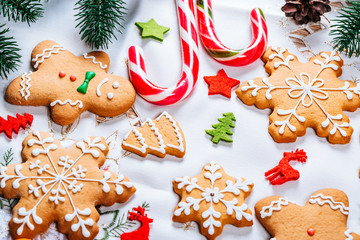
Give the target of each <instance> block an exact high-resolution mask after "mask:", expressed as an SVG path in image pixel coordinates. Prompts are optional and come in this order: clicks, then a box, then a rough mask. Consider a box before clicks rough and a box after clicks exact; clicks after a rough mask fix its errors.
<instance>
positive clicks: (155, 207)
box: [0, 0, 360, 240]
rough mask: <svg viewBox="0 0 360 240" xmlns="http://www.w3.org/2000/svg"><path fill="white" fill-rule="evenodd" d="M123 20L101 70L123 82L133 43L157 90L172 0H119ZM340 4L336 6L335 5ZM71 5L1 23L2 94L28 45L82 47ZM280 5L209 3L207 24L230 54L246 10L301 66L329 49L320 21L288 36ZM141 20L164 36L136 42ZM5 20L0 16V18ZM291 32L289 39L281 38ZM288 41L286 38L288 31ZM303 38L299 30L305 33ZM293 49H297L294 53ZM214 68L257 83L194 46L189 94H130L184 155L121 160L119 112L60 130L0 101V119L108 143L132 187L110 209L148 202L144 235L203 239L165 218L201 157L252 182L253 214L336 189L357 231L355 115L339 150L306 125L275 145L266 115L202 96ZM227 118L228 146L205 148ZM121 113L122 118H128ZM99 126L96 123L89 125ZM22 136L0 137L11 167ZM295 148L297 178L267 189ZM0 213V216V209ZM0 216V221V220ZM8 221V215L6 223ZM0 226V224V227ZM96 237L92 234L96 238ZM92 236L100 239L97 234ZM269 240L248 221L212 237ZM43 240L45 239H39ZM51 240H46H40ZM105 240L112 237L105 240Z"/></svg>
mask: <svg viewBox="0 0 360 240" xmlns="http://www.w3.org/2000/svg"><path fill="white" fill-rule="evenodd" d="M127 2H128V5H127V7H128V16H127V19H126V22H125V23H124V24H125V29H124V30H123V35H121V36H120V37H119V40H118V41H114V42H113V43H112V44H110V48H109V49H108V50H107V51H106V52H107V53H108V54H109V56H110V59H111V65H110V69H109V72H113V73H114V74H116V75H121V76H125V77H127V67H126V63H125V61H126V58H127V51H128V48H129V47H130V46H131V45H140V46H142V47H143V48H144V52H145V55H146V59H147V60H148V61H147V64H148V65H147V67H148V72H149V74H150V76H151V79H152V80H153V81H154V82H156V83H157V84H159V85H161V86H165V87H166V86H170V85H172V84H175V83H176V82H177V81H178V79H179V76H180V71H181V55H180V48H179V47H180V46H179V36H178V26H177V15H176V8H175V2H174V1H173V0H166V1H164V0H142V1H141V0H127ZM343 2H344V1H343ZM74 4H75V1H74V0H71V1H70V0H68V1H49V2H47V3H45V7H46V11H45V14H44V17H43V18H41V19H40V20H39V21H38V22H37V23H36V24H31V27H28V26H27V24H26V23H13V22H11V23H7V26H8V27H10V28H11V34H12V35H13V36H15V38H16V40H17V41H18V43H19V46H20V48H21V55H22V61H23V64H22V65H21V66H20V67H19V69H18V71H17V72H14V73H12V74H10V75H9V80H7V81H6V80H1V81H0V91H1V93H2V94H4V93H5V89H6V87H7V85H8V84H9V82H10V81H11V80H12V79H14V78H16V77H17V76H19V75H21V74H22V73H23V72H27V71H30V70H32V67H31V65H30V54H31V51H32V49H33V47H34V46H35V45H36V44H37V43H38V42H40V41H42V40H46V39H50V40H54V41H56V42H58V43H61V44H62V45H63V46H64V47H65V48H67V49H69V50H70V51H72V52H73V53H74V54H77V55H81V54H83V53H84V52H89V51H91V50H90V49H89V48H88V47H87V45H86V44H84V42H82V41H81V40H80V36H79V34H78V29H75V25H76V22H75V21H74V19H75V17H74V16H73V15H74V14H75V11H74V10H73V8H74ZM282 5H283V1H282V0H271V1H268V0H253V1H244V0H243V1H240V0H221V1H220V0H213V7H214V17H215V25H216V29H217V32H218V35H219V37H220V39H221V40H222V41H223V43H224V44H225V45H228V46H229V47H231V48H241V47H245V46H246V45H247V44H248V43H249V42H250V39H251V36H250V24H249V21H250V20H249V13H250V10H251V9H252V8H254V7H261V8H262V10H263V11H264V14H265V16H266V19H267V24H268V29H269V46H270V45H272V46H283V47H286V48H288V49H289V50H290V51H291V52H293V53H295V54H298V55H299V58H300V59H301V60H304V61H305V60H306V59H307V58H308V57H309V56H311V53H310V52H311V51H313V52H314V53H318V52H320V51H323V50H331V49H332V48H331V45H330V44H329V41H330V37H329V36H328V32H329V29H328V27H329V22H328V20H326V19H325V18H323V20H322V24H321V25H319V26H320V27H321V28H322V30H320V31H317V32H315V33H313V34H310V35H309V36H298V33H297V32H296V30H297V29H300V28H304V26H297V25H295V24H294V23H293V22H291V21H290V20H288V19H287V18H285V17H284V14H283V13H282V12H281V10H280V8H281V6H282ZM333 10H334V11H333V12H331V13H328V14H326V17H327V19H331V18H333V17H334V16H335V15H336V13H335V11H336V10H338V8H336V7H334V8H333ZM150 18H155V20H156V21H157V22H158V23H159V24H161V25H164V26H167V27H170V32H168V33H167V34H166V35H165V39H164V42H163V43H160V42H157V41H155V40H152V39H141V37H140V35H139V30H138V29H137V27H136V26H135V25H134V22H135V21H140V22H146V21H148V20H149V19H150ZM0 19H1V22H6V19H5V18H0ZM291 34H292V35H291ZM294 34H295V35H297V36H295V35H294ZM305 35H306V34H305ZM289 36H293V37H296V38H299V39H300V40H301V41H302V43H303V44H304V46H302V48H299V46H296V45H295V44H294V42H293V41H292V40H291V39H290V38H289ZM300 50H301V51H300ZM344 60H345V66H344V68H343V70H344V74H343V76H342V77H341V79H344V80H345V79H346V80H354V79H356V77H357V76H360V63H359V62H357V61H358V59H356V58H352V59H348V58H344ZM221 68H224V69H225V71H226V72H227V73H228V75H229V76H230V77H232V78H236V79H238V80H240V81H241V82H243V81H246V80H250V79H254V78H255V77H261V76H263V77H265V76H266V73H265V71H264V67H263V62H261V61H260V60H258V61H256V62H255V63H253V64H251V65H250V66H245V67H226V66H224V65H221V64H219V63H217V62H216V61H214V60H213V59H212V58H211V57H209V56H208V55H207V53H206V52H205V50H204V49H203V47H202V46H200V73H199V80H198V83H197V84H196V87H195V89H194V91H193V93H192V95H191V96H190V97H189V98H188V99H186V100H185V101H183V102H181V103H178V104H175V105H173V106H155V105H152V104H149V103H147V102H146V101H144V100H143V99H142V98H140V97H137V99H136V101H135V105H134V106H135V109H136V111H137V113H138V114H139V118H140V119H142V120H144V119H146V118H148V117H149V118H154V117H156V116H157V115H158V114H160V113H161V112H162V111H164V110H166V111H168V112H169V113H170V114H171V115H172V116H174V118H175V119H176V120H177V121H178V122H179V123H180V125H181V127H182V129H183V131H184V134H185V137H186V142H187V153H186V156H185V157H184V158H183V159H177V158H174V157H170V156H166V157H165V158H164V159H160V158H157V157H154V156H151V155H148V157H146V158H142V157H139V156H137V155H135V154H130V155H126V156H123V154H124V151H123V150H122V149H121V146H120V141H121V139H122V137H123V136H124V135H125V134H126V132H127V131H129V129H130V124H133V123H135V122H136V121H137V120H138V119H137V118H135V119H134V118H131V117H126V116H125V115H123V116H120V117H118V118H114V119H105V120H104V119H101V118H96V116H95V115H93V114H90V113H84V114H82V115H81V118H80V120H79V121H78V122H76V123H75V124H73V125H72V126H70V127H69V128H66V127H60V126H59V125H56V124H54V123H52V122H51V121H50V120H49V117H48V108H46V107H22V106H14V105H10V104H8V103H7V102H5V101H0V115H1V116H2V117H6V115H13V116H14V115H15V114H16V113H23V112H27V113H31V114H33V115H34V117H35V119H34V123H33V126H32V129H37V130H40V131H53V132H54V133H55V136H56V137H59V138H61V139H81V138H82V137H85V136H88V135H99V136H103V137H105V138H107V139H108V142H109V143H110V144H111V150H110V154H109V156H108V158H109V161H108V163H109V164H110V165H112V167H113V168H116V162H117V164H118V165H119V166H120V171H121V173H123V174H124V175H125V176H127V177H128V178H129V179H130V180H131V181H132V182H133V183H134V184H135V186H136V188H137V192H136V194H135V196H134V197H133V198H131V200H130V201H128V202H127V203H125V204H121V205H119V204H118V205H116V206H114V207H112V209H117V208H120V209H122V211H123V212H126V211H128V210H130V209H131V208H132V207H136V206H137V205H139V204H142V203H143V202H145V201H146V202H148V203H149V204H150V211H149V213H148V214H149V216H150V217H152V218H153V219H154V223H152V225H151V233H150V239H154V240H159V239H173V240H181V239H194V240H195V239H196V240H197V239H205V238H204V237H203V236H202V235H201V234H200V233H199V231H198V227H197V225H196V224H193V225H191V226H190V227H187V228H186V230H184V225H182V224H174V223H173V222H172V220H171V218H172V214H173V209H174V207H175V206H176V204H177V203H178V200H179V197H178V196H177V195H176V194H175V193H174V192H173V190H172V180H173V179H174V178H175V177H178V176H184V175H188V176H195V175H197V174H199V172H200V171H201V168H202V166H203V165H205V164H206V163H208V162H210V161H211V160H215V161H217V162H218V163H219V164H221V165H222V166H223V167H224V168H225V170H226V171H227V172H228V173H229V174H230V175H232V176H239V177H245V178H247V179H251V180H253V181H254V183H255V187H254V189H253V192H252V193H251V195H250V197H249V198H247V199H246V203H247V204H248V205H249V207H250V208H251V209H253V207H254V205H255V203H256V202H257V201H258V200H260V199H261V198H264V197H267V196H270V195H274V194H277V195H284V196H287V197H288V198H290V199H292V200H294V201H296V202H298V203H299V204H304V203H305V201H306V199H307V198H308V197H309V196H310V194H312V193H313V192H314V191H317V190H319V189H322V188H338V189H341V190H343V191H345V192H346V193H347V194H348V196H349V199H350V215H349V221H348V227H349V228H351V229H352V230H353V231H354V232H356V231H358V232H360V218H359V216H360V193H359V192H360V191H359V189H360V182H359V178H358V175H359V174H358V171H359V166H360V161H359V159H360V157H359V153H360V144H359V134H360V114H359V111H357V112H355V113H346V114H347V115H348V116H349V117H350V120H351V125H352V126H353V128H354V133H353V136H352V140H351V143H349V144H346V145H331V144H329V143H328V142H327V140H326V139H324V138H319V137H317V136H316V134H315V133H314V131H313V130H312V129H308V131H307V133H306V136H304V137H301V138H298V140H297V141H296V142H295V143H289V144H278V143H275V142H274V141H273V139H272V138H271V136H270V135H269V134H268V131H267V128H268V122H269V120H268V115H269V113H270V110H269V109H267V110H259V109H257V108H256V107H254V106H251V107H249V106H246V105H244V104H243V103H242V102H241V101H240V100H239V99H237V97H236V95H235V94H234V92H233V94H232V98H231V100H228V99H226V98H224V97H222V96H208V95H207V92H208V86H207V84H206V83H205V82H204V80H203V76H211V75H215V74H216V73H217V71H218V70H220V69H221ZM225 112H233V113H234V114H235V116H236V118H237V121H236V127H235V129H234V134H233V139H234V142H233V143H232V144H228V143H219V144H218V145H214V144H213V143H212V142H211V141H210V136H208V135H206V134H205V132H204V129H210V128H211V124H213V123H216V122H217V120H216V119H217V118H218V117H221V115H222V113H225ZM128 115H129V116H130V115H131V114H128ZM99 122H100V123H99ZM26 135H27V133H26V132H25V131H20V133H19V134H18V135H15V137H14V139H13V140H8V139H7V138H6V137H5V136H3V135H2V136H0V153H3V152H4V151H6V150H7V149H9V148H13V150H14V152H15V161H16V162H20V161H21V158H20V151H21V142H22V140H23V139H24V138H25V136H26ZM296 148H300V149H304V150H305V151H306V152H307V155H308V161H307V163H306V164H303V165H302V164H300V163H297V164H295V166H294V167H295V168H296V169H298V170H299V171H300V173H301V178H300V179H299V180H298V181H296V182H288V183H286V184H284V185H282V186H272V185H270V184H269V182H268V181H267V180H265V179H264V172H265V171H267V170H269V169H271V168H272V167H274V166H275V165H277V163H278V161H279V160H280V159H281V158H282V154H283V152H284V151H291V150H295V149H296ZM0 213H1V214H5V215H6V211H4V210H2V212H0ZM4 219H5V220H6V217H5V218H1V220H0V223H1V221H3V220H4ZM7 220H8V219H7ZM108 222H109V219H108V218H106V217H102V218H101V219H100V222H99V225H102V226H106V224H107V223H108ZM0 225H1V226H2V227H3V228H5V230H0V231H3V232H2V234H3V236H4V237H3V238H5V235H6V234H7V233H6V224H4V223H1V224H0ZM100 234H101V232H100ZM99 237H101V235H99ZM239 238H240V239H251V240H260V239H269V235H268V233H267V232H266V230H265V229H264V228H263V227H262V226H261V225H260V223H259V222H258V221H257V220H256V219H255V220H254V225H253V226H252V227H246V228H235V227H233V226H231V225H226V226H225V228H224V231H223V233H222V235H220V236H219V237H218V238H217V239H219V240H232V239H239ZM43 239H45V237H43ZM48 239H52V238H48ZM114 239H115V238H114Z"/></svg>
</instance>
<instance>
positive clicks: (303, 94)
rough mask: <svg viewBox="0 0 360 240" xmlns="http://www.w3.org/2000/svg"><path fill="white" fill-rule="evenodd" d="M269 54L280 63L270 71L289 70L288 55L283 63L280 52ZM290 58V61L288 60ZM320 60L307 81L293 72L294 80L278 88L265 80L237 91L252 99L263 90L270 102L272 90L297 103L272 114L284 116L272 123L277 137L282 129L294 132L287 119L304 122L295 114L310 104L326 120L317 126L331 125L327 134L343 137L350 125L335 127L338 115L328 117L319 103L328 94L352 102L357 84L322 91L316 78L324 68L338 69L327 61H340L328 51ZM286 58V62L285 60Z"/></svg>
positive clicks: (321, 83) (304, 75)
mask: <svg viewBox="0 0 360 240" xmlns="http://www.w3.org/2000/svg"><path fill="white" fill-rule="evenodd" d="M272 50H273V51H275V52H276V53H274V54H271V55H270V56H269V59H270V60H273V59H275V57H277V58H279V59H280V62H275V63H274V67H275V68H277V67H279V66H280V65H284V66H286V67H288V68H289V69H290V70H292V68H291V66H290V65H289V61H290V60H293V59H294V57H292V55H288V56H287V58H286V59H284V53H285V49H284V48H280V49H278V48H274V47H273V48H272ZM290 56H291V57H290ZM320 56H321V57H322V58H324V59H325V61H323V62H322V61H320V60H319V59H315V60H314V63H315V64H318V65H320V66H321V68H320V70H319V71H318V73H317V74H316V75H315V76H314V77H313V78H312V79H311V77H310V74H308V73H306V72H302V73H300V74H299V75H297V74H296V73H295V72H294V75H295V77H289V78H287V79H285V84H284V85H282V86H274V85H272V84H271V83H269V81H268V79H267V78H263V79H262V82H263V83H264V85H262V84H261V85H257V84H256V83H254V81H253V80H250V81H248V86H243V87H241V90H242V91H248V90H252V93H251V95H252V96H253V97H255V96H257V93H258V91H259V90H266V92H265V98H266V99H267V100H270V99H272V96H271V92H272V91H273V90H276V89H288V91H287V93H288V96H289V97H290V98H292V99H299V101H298V102H297V104H296V105H295V106H294V108H292V109H287V110H284V109H281V108H279V109H275V111H276V113H277V114H278V115H280V116H287V118H286V119H284V120H278V121H275V122H274V125H275V126H279V127H280V128H279V133H280V134H281V135H283V134H284V133H285V128H286V127H288V129H289V130H290V131H291V132H296V127H295V126H294V125H292V124H291V123H290V119H291V118H292V117H295V118H296V119H297V121H299V122H300V123H304V122H305V121H306V119H305V117H303V116H300V115H298V114H297V113H296V111H297V108H298V107H299V106H300V105H301V106H304V107H306V108H308V107H310V106H312V105H313V104H314V103H315V104H316V105H317V106H318V107H319V108H320V110H321V111H322V112H323V114H324V115H325V117H326V119H325V120H324V121H323V122H322V123H321V126H322V127H323V128H326V127H328V126H329V124H330V123H331V124H332V129H331V130H330V132H329V133H330V135H334V134H335V133H336V132H337V131H339V133H340V134H341V135H342V136H344V137H346V136H347V133H346V131H345V130H343V129H342V128H348V127H350V124H349V123H348V122H342V123H338V122H337V121H342V120H344V118H343V116H342V114H338V115H336V116H332V115H331V114H329V113H328V112H327V111H326V110H325V109H324V107H323V106H322V105H321V102H319V101H318V100H317V99H319V100H326V99H328V98H329V94H328V92H335V91H340V92H343V93H344V94H345V95H346V97H347V99H348V100H351V99H353V94H357V95H358V96H360V84H357V85H356V86H355V87H350V83H349V82H348V81H344V86H343V87H339V88H325V87H323V86H324V84H325V81H324V80H323V79H321V78H319V76H320V74H321V73H322V71H323V70H325V69H327V68H331V69H333V70H337V69H338V66H337V65H335V64H333V63H330V62H331V61H337V62H338V61H340V57H338V56H337V55H336V52H335V51H332V52H331V53H330V55H328V54H327V53H321V55H320ZM289 57H290V58H289Z"/></svg>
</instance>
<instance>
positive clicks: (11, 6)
mask: <svg viewBox="0 0 360 240" xmlns="http://www.w3.org/2000/svg"><path fill="white" fill-rule="evenodd" d="M40 1H41V0H0V7H1V9H0V11H1V13H2V15H3V16H4V17H7V18H8V20H9V21H10V19H12V20H14V21H15V22H17V21H21V22H27V23H28V24H29V25H30V23H33V22H36V21H37V20H38V19H39V18H40V17H42V16H43V14H44V8H43V6H42V4H41V3H40Z"/></svg>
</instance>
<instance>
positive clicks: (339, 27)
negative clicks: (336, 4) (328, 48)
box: [330, 1, 360, 57]
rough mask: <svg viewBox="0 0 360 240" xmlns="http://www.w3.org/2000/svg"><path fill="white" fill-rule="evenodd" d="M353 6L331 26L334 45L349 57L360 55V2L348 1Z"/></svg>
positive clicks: (344, 11)
mask: <svg viewBox="0 0 360 240" xmlns="http://www.w3.org/2000/svg"><path fill="white" fill-rule="evenodd" d="M348 2H349V3H350V4H351V6H348V7H345V8H343V9H342V10H341V11H340V13H339V17H338V19H335V20H334V22H336V24H333V25H332V26H331V31H330V35H332V36H334V39H333V41H332V43H333V44H334V45H335V46H334V47H335V48H336V49H338V50H339V51H340V52H342V51H344V52H345V54H346V55H347V56H348V57H351V56H353V55H354V56H356V57H358V56H359V55H360V1H348Z"/></svg>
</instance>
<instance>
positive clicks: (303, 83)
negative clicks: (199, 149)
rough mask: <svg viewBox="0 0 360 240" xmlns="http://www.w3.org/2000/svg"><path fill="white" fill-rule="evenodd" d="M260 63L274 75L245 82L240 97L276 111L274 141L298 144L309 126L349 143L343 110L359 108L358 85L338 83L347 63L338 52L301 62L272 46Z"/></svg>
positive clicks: (321, 134) (331, 139)
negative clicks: (262, 62)
mask: <svg viewBox="0 0 360 240" xmlns="http://www.w3.org/2000/svg"><path fill="white" fill-rule="evenodd" d="M262 59H263V61H264V62H265V63H266V65H265V69H266V72H267V73H268V74H270V76H269V77H268V78H256V79H255V80H251V81H246V82H244V83H243V84H241V86H240V87H239V88H238V89H237V90H236V94H237V96H238V97H239V98H240V99H241V100H242V101H243V102H244V103H245V104H247V105H256V106H257V107H258V108H260V109H265V108H271V109H273V112H272V114H271V115H270V117H269V120H270V126H269V133H270V135H271V136H272V137H273V139H274V140H275V141H276V142H279V143H283V142H294V141H296V138H297V137H298V136H303V135H305V132H306V128H308V127H310V128H313V129H314V130H315V132H316V134H317V135H318V136H319V137H327V138H328V140H329V142H330V143H340V144H344V143H348V142H349V141H350V139H351V135H352V132H353V129H352V127H351V126H350V125H349V119H348V117H347V116H346V115H345V114H344V112H343V111H355V110H356V109H357V108H358V107H359V106H360V97H359V96H360V84H355V83H353V82H351V81H342V80H339V79H338V77H339V76H340V75H341V73H342V70H341V67H342V65H343V61H342V59H341V58H340V57H339V55H338V54H337V53H336V52H335V51H332V52H321V53H320V54H319V55H317V56H315V57H312V58H310V60H309V62H308V63H302V62H299V61H298V59H297V57H296V56H295V55H292V54H290V53H289V52H288V51H287V50H286V49H285V48H275V47H270V48H269V49H268V50H267V51H266V52H265V54H264V55H263V58H262Z"/></svg>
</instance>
